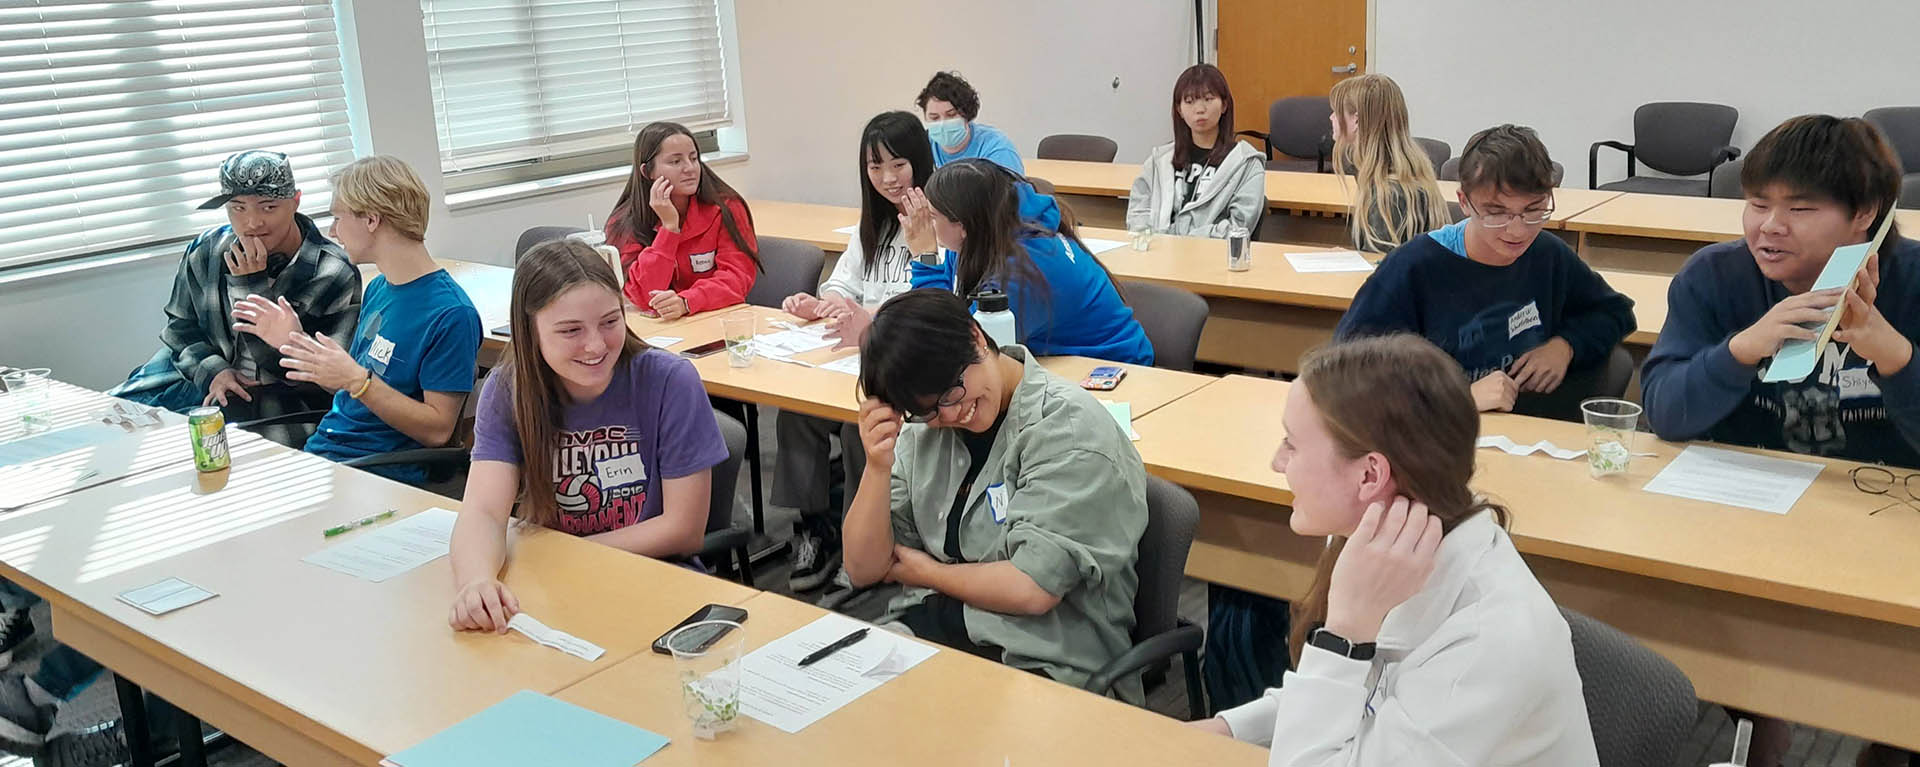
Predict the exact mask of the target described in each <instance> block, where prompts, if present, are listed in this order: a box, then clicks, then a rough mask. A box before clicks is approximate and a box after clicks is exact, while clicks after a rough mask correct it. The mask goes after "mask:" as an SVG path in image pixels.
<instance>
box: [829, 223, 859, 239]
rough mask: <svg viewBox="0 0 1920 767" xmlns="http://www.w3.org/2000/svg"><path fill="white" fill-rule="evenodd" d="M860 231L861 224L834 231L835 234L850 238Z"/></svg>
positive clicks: (849, 225)
mask: <svg viewBox="0 0 1920 767" xmlns="http://www.w3.org/2000/svg"><path fill="white" fill-rule="evenodd" d="M859 231H860V225H859V224H848V225H846V226H843V227H840V228H839V229H835V230H833V233H834V234H844V235H846V236H848V237H852V236H853V235H854V234H855V233H856V232H859Z"/></svg>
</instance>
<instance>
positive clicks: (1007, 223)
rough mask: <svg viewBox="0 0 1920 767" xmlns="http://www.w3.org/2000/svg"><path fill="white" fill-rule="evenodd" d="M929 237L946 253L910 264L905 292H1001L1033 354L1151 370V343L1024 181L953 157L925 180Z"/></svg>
mask: <svg viewBox="0 0 1920 767" xmlns="http://www.w3.org/2000/svg"><path fill="white" fill-rule="evenodd" d="M926 197H927V202H928V203H931V204H932V206H933V232H934V237H935V239H937V240H939V242H940V245H941V246H942V247H945V248H948V249H949V250H951V251H954V252H953V253H951V254H949V255H948V257H947V258H945V259H944V260H942V261H941V262H940V263H938V264H929V263H927V259H915V260H914V263H913V286H914V287H916V288H928V287H933V288H943V289H946V290H949V291H952V292H954V293H957V294H959V295H962V296H972V295H974V294H976V293H978V292H980V291H982V290H987V289H992V290H999V291H1002V292H1004V293H1006V294H1007V299H1008V304H1009V306H1010V307H1011V308H1012V310H1013V315H1014V319H1015V322H1016V324H1017V326H1018V328H1019V334H1020V337H1019V338H1017V339H1012V341H1014V342H1018V343H1021V344H1024V345H1025V346H1026V347H1027V348H1029V349H1032V350H1033V353H1035V354H1038V355H1041V356H1051V355H1061V354H1077V355H1080V356H1083V357H1093V358H1096V359H1103V360H1112V361H1114V362H1131V363H1134V364H1138V365H1151V364H1153V344H1152V343H1150V342H1148V341H1147V333H1146V331H1145V330H1143V329H1141V327H1140V323H1139V322H1138V321H1137V320H1135V319H1134V318H1133V309H1131V308H1129V307H1128V306H1127V304H1126V302H1125V301H1124V300H1122V299H1121V297H1120V291H1119V289H1118V288H1116V287H1115V286H1114V284H1113V275H1111V274H1109V273H1107V268H1106V267H1105V266H1102V265H1101V264H1100V260H1099V259H1097V258H1094V257H1093V254H1092V253H1091V252H1089V251H1088V250H1087V247H1086V245H1084V244H1082V243H1081V242H1080V237H1079V235H1077V234H1075V233H1074V227H1073V225H1072V224H1071V223H1070V222H1069V221H1068V220H1067V219H1066V218H1064V217H1062V216H1061V208H1060V206H1059V205H1058V204H1057V203H1055V202H1054V199H1053V198H1052V197H1049V196H1047V195H1044V194H1040V193H1039V192H1035V191H1034V190H1033V186H1032V185H1031V184H1028V183H1027V182H1026V180H1025V179H1023V178H1021V177H1019V176H1017V175H1014V174H1013V173H1012V172H1011V171H1008V170H1006V169H1005V168H1002V167H1000V166H998V165H995V164H993V163H990V162H987V161H986V160H961V161H959V162H956V163H953V164H951V165H948V166H946V167H943V168H941V169H940V170H937V171H934V174H933V177H932V178H929V179H927V191H926Z"/></svg>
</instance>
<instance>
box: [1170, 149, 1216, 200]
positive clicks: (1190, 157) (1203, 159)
mask: <svg viewBox="0 0 1920 767" xmlns="http://www.w3.org/2000/svg"><path fill="white" fill-rule="evenodd" d="M1212 151H1213V150H1211V149H1202V148H1200V147H1198V146H1195V147H1191V148H1189V149H1188V151H1187V167H1186V168H1184V169H1179V170H1175V171H1174V172H1173V183H1174V186H1175V187H1177V188H1178V191H1179V193H1180V207H1182V208H1184V207H1186V206H1187V204H1188V203H1191V202H1193V197H1194V193H1195V192H1196V191H1198V190H1199V189H1200V184H1202V183H1204V182H1205V181H1206V180H1207V179H1209V178H1212V177H1213V172H1214V171H1216V170H1219V167H1218V166H1215V165H1210V164H1208V163H1207V155H1208V154H1209V153H1211V152H1212Z"/></svg>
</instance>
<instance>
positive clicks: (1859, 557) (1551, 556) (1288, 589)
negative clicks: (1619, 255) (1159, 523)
mask: <svg viewBox="0 0 1920 767" xmlns="http://www.w3.org/2000/svg"><path fill="white" fill-rule="evenodd" d="M1288 389H1289V385H1288V384H1286V383H1284V382H1281V381H1276V380H1271V379H1260V378H1251V377H1245V376H1229V377H1227V378H1224V379H1221V380H1220V381H1219V382H1217V383H1214V384H1211V385H1209V386H1207V387H1206V388H1204V389H1201V390H1200V391H1199V392H1197V393H1196V394H1195V396H1190V397H1186V398H1182V399H1181V400H1179V401H1176V402H1174V403H1173V404H1172V405H1168V406H1166V407H1163V408H1160V409H1159V410H1157V411H1155V412H1153V413H1152V414H1150V415H1148V416H1147V417H1145V418H1142V419H1140V420H1139V421H1137V422H1136V423H1135V424H1134V428H1135V430H1136V431H1138V432H1139V433H1140V435H1141V441H1140V442H1139V443H1138V444H1139V449H1140V456H1141V459H1142V460H1143V461H1144V462H1145V463H1146V465H1147V469H1148V471H1150V472H1152V473H1154V474H1156V475H1159V476H1161V477H1164V478H1167V479H1170V480H1173V481H1175V482H1179V483H1180V484H1183V485H1186V486H1187V487H1189V488H1190V489H1192V490H1193V491H1194V493H1195V496H1196V497H1197V498H1199V499H1200V500H1201V505H1202V510H1203V513H1202V514H1201V520H1200V528H1199V530H1198V531H1197V533H1196V536H1195V540H1194V548H1193V553H1192V555H1191V556H1190V558H1189V560H1188V574H1189V575H1192V576H1194V577H1197V578H1202V579H1204V580H1208V581H1211V582H1215V583H1224V584H1227V585H1232V586H1235V587H1238V588H1242V589H1246V590H1249V591H1254V592H1258V593H1263V594H1268V595H1272V596H1278V597H1294V596H1298V595H1299V594H1301V593H1304V591H1305V589H1306V588H1307V587H1308V585H1309V582H1310V581H1311V578H1312V571H1313V566H1314V563H1315V562H1316V561H1317V558H1318V554H1319V542H1318V541H1315V540H1307V539H1303V538H1301V537H1300V536H1297V535H1293V534H1292V533H1291V530H1290V529H1289V528H1288V527H1287V521H1286V516H1287V515H1286V509H1285V508H1284V506H1285V505H1286V504H1290V503H1291V502H1292V493H1291V492H1290V491H1289V490H1288V489H1287V485H1286V478H1285V476H1283V475H1281V474H1278V473H1275V472H1273V471H1272V469H1271V466H1270V461H1271V458H1272V455H1273V450H1274V448H1275V447H1277V446H1278V444H1279V442H1280V440H1281V438H1282V437H1283V436H1284V433H1285V429H1284V428H1283V427H1282V426H1281V423H1280V413H1281V410H1282V408H1283V406H1284V404H1285V401H1286V395H1287V391H1288ZM1482 431H1483V433H1485V434H1505V435H1507V436H1509V437H1512V438H1513V439H1514V441H1515V442H1518V443H1521V444H1530V443H1532V442H1534V441H1536V440H1540V439H1547V440H1551V441H1552V442H1554V443H1555V444H1557V445H1560V446H1563V447H1583V446H1584V445H1585V442H1586V435H1585V427H1583V426H1581V425H1580V424H1574V423H1565V422H1560V421H1550V420H1543V419H1535V418H1526V417H1522V416H1513V415H1488V416H1486V417H1485V418H1484V419H1483V421H1482ZM1683 447H1684V446H1683V445H1675V444H1670V443H1665V442H1660V441H1658V440H1656V439H1654V438H1653V437H1652V436H1650V435H1642V436H1641V439H1640V444H1639V446H1638V449H1639V450H1642V451H1650V452H1653V453H1655V456H1654V457H1652V458H1636V459H1634V464H1633V467H1632V471H1631V472H1630V473H1629V474H1628V475H1626V476H1622V477H1611V478H1607V479H1602V480H1596V479H1592V478H1590V477H1588V476H1587V469H1586V463H1585V462H1584V461H1556V460H1552V459H1549V458H1546V457H1544V456H1540V455H1535V456H1530V457H1524V458H1522V457H1514V456H1509V455H1506V454H1505V453H1501V452H1499V451H1495V450H1482V451H1480V454H1479V468H1480V470H1479V473H1478V474H1477V476H1476V478H1475V479H1476V482H1475V486H1476V487H1477V488H1479V489H1480V490H1482V491H1483V492H1487V493H1490V494H1492V495H1493V496H1494V497H1495V498H1497V499H1498V500H1501V501H1502V502H1504V503H1506V504H1507V505H1508V506H1509V507H1510V508H1511V509H1512V510H1513V513H1514V520H1513V526H1512V533H1513V537H1514V542H1515V544H1516V545H1517V546H1518V547H1519V548H1520V550H1521V551H1522V552H1524V553H1525V554H1527V557H1528V561H1529V563H1530V564H1531V565H1532V567H1533V569H1534V572H1535V574H1536V575H1538V576H1539V577H1540V579H1541V581H1542V583H1544V584H1545V585H1546V586H1547V588H1548V590H1549V591H1551V592H1552V593H1553V594H1554V597H1555V599H1556V600H1557V601H1559V602H1560V603H1561V604H1563V605H1565V606H1567V607H1570V608H1573V609H1575V610H1579V611H1581V612H1584V613H1587V614H1589V615H1592V616H1594V617H1596V618H1599V619H1601V620H1603V621H1606V622H1608V623H1610V624H1612V625H1614V626H1615V627H1618V628H1620V629H1621V630H1623V631H1626V632H1628V633H1630V634H1633V635H1634V636H1636V637H1638V638H1639V639H1640V640H1641V641H1643V642H1645V643H1647V644H1648V646H1650V647H1652V648H1654V649H1655V650H1657V651H1659V652H1660V653H1662V654H1663V655H1665V656H1666V657H1668V658H1670V659H1672V660H1673V661H1674V662H1675V663H1677V664H1679V665H1680V667H1681V668H1682V669H1684V670H1685V671H1686V672H1687V674H1688V676H1689V677H1691V678H1692V679H1693V682H1694V685H1695V687H1696V689H1697V690H1698V692H1699V694H1700V696H1701V697H1702V698H1706V699H1709V700H1714V701H1718V702H1721V703H1726V704H1729V705H1735V706H1740V707H1743V708H1748V709H1751V710H1755V711H1759V712H1761V713H1765V714H1770V715H1775V716H1781V717H1784V718H1787V719H1790V720H1793V721H1799V722H1805V723H1807V724H1811V725H1815V726H1819V727H1824V728H1827V729H1831V730H1836V731H1839V732H1845V733H1849V734H1853V735H1858V736H1861V737H1867V738H1873V739H1876V740H1879V741H1882V742H1887V743H1893V744H1897V745H1901V746H1905V747H1909V748H1913V747H1920V728H1915V727H1914V726H1913V724H1914V723H1915V722H1920V585H1917V584H1920V581H1916V579H1915V578H1914V577H1912V575H1911V573H1912V567H1911V559H1912V556H1913V552H1915V551H1920V513H1908V512H1905V511H1904V510H1898V509H1896V510H1895V511H1898V512H1900V513H1894V512H1888V513H1882V514H1878V515H1872V516H1869V515H1868V512H1870V511H1872V510H1874V509H1876V508H1879V507H1880V506H1882V505H1884V504H1885V500H1884V499H1882V498H1879V497H1876V496H1870V495H1866V494H1863V493H1860V492H1859V491H1857V490H1855V489H1854V487H1853V485H1852V483H1851V481H1850V480H1849V479H1848V477H1847V470H1848V469H1849V468H1851V467H1852V466H1854V465H1855V464H1851V463H1847V462H1844V461H1821V460H1820V459H1817V458H1810V457H1805V456H1783V457H1789V458H1792V459H1794V460H1809V461H1819V462H1822V463H1825V464H1826V465H1827V468H1826V470H1825V471H1823V472H1822V473H1821V475H1820V477H1819V478H1818V480H1817V481H1816V482H1815V483H1814V485H1813V487H1812V488H1810V489H1809V490H1808V491H1807V493H1806V495H1805V496H1803V497H1802V498H1801V499H1800V500H1799V502H1798V503H1797V504H1795V506H1794V507H1793V510H1792V512H1791V513H1789V514H1786V515H1773V514H1767V513H1765V512H1758V511H1751V510H1747V509H1740V508H1735V507H1730V506H1721V505H1717V504H1712V503H1705V502H1700V501H1691V500H1686V499H1681V498H1675V497H1671V496H1665V495H1656V494H1650V493H1646V492H1644V491H1642V490H1640V489H1639V488H1640V487H1641V486H1643V485H1645V484H1646V483H1647V481H1648V480H1650V479H1652V477H1653V475H1654V474H1656V473H1657V472H1658V471H1659V470H1660V469H1661V468H1662V467H1664V466H1665V465H1666V464H1667V463H1668V462H1669V461H1671V460H1672V459H1673V457H1674V456H1676V455H1678V454H1679V452H1680V451H1681V449H1682V448H1683ZM1889 514H1891V517H1890V516H1889Z"/></svg>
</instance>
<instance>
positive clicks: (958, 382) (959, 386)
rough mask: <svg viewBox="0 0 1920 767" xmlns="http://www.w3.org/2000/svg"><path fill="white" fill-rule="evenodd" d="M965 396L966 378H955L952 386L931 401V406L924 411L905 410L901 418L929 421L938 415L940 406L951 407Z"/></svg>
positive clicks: (915, 421) (909, 421)
mask: <svg viewBox="0 0 1920 767" xmlns="http://www.w3.org/2000/svg"><path fill="white" fill-rule="evenodd" d="M966 398H967V385H966V379H964V378H956V379H954V380H953V387H952V388H950V389H947V391H946V393H945V394H942V395H940V398H939V399H937V400H934V401H933V407H931V408H928V409H927V411H926V412H924V413H913V412H907V413H906V414H905V415H903V416H902V419H903V420H905V421H906V422H907V423H930V422H932V421H933V419H935V418H939V417H940V408H943V407H953V406H954V405H958V404H960V401H961V400H963V399H966Z"/></svg>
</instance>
